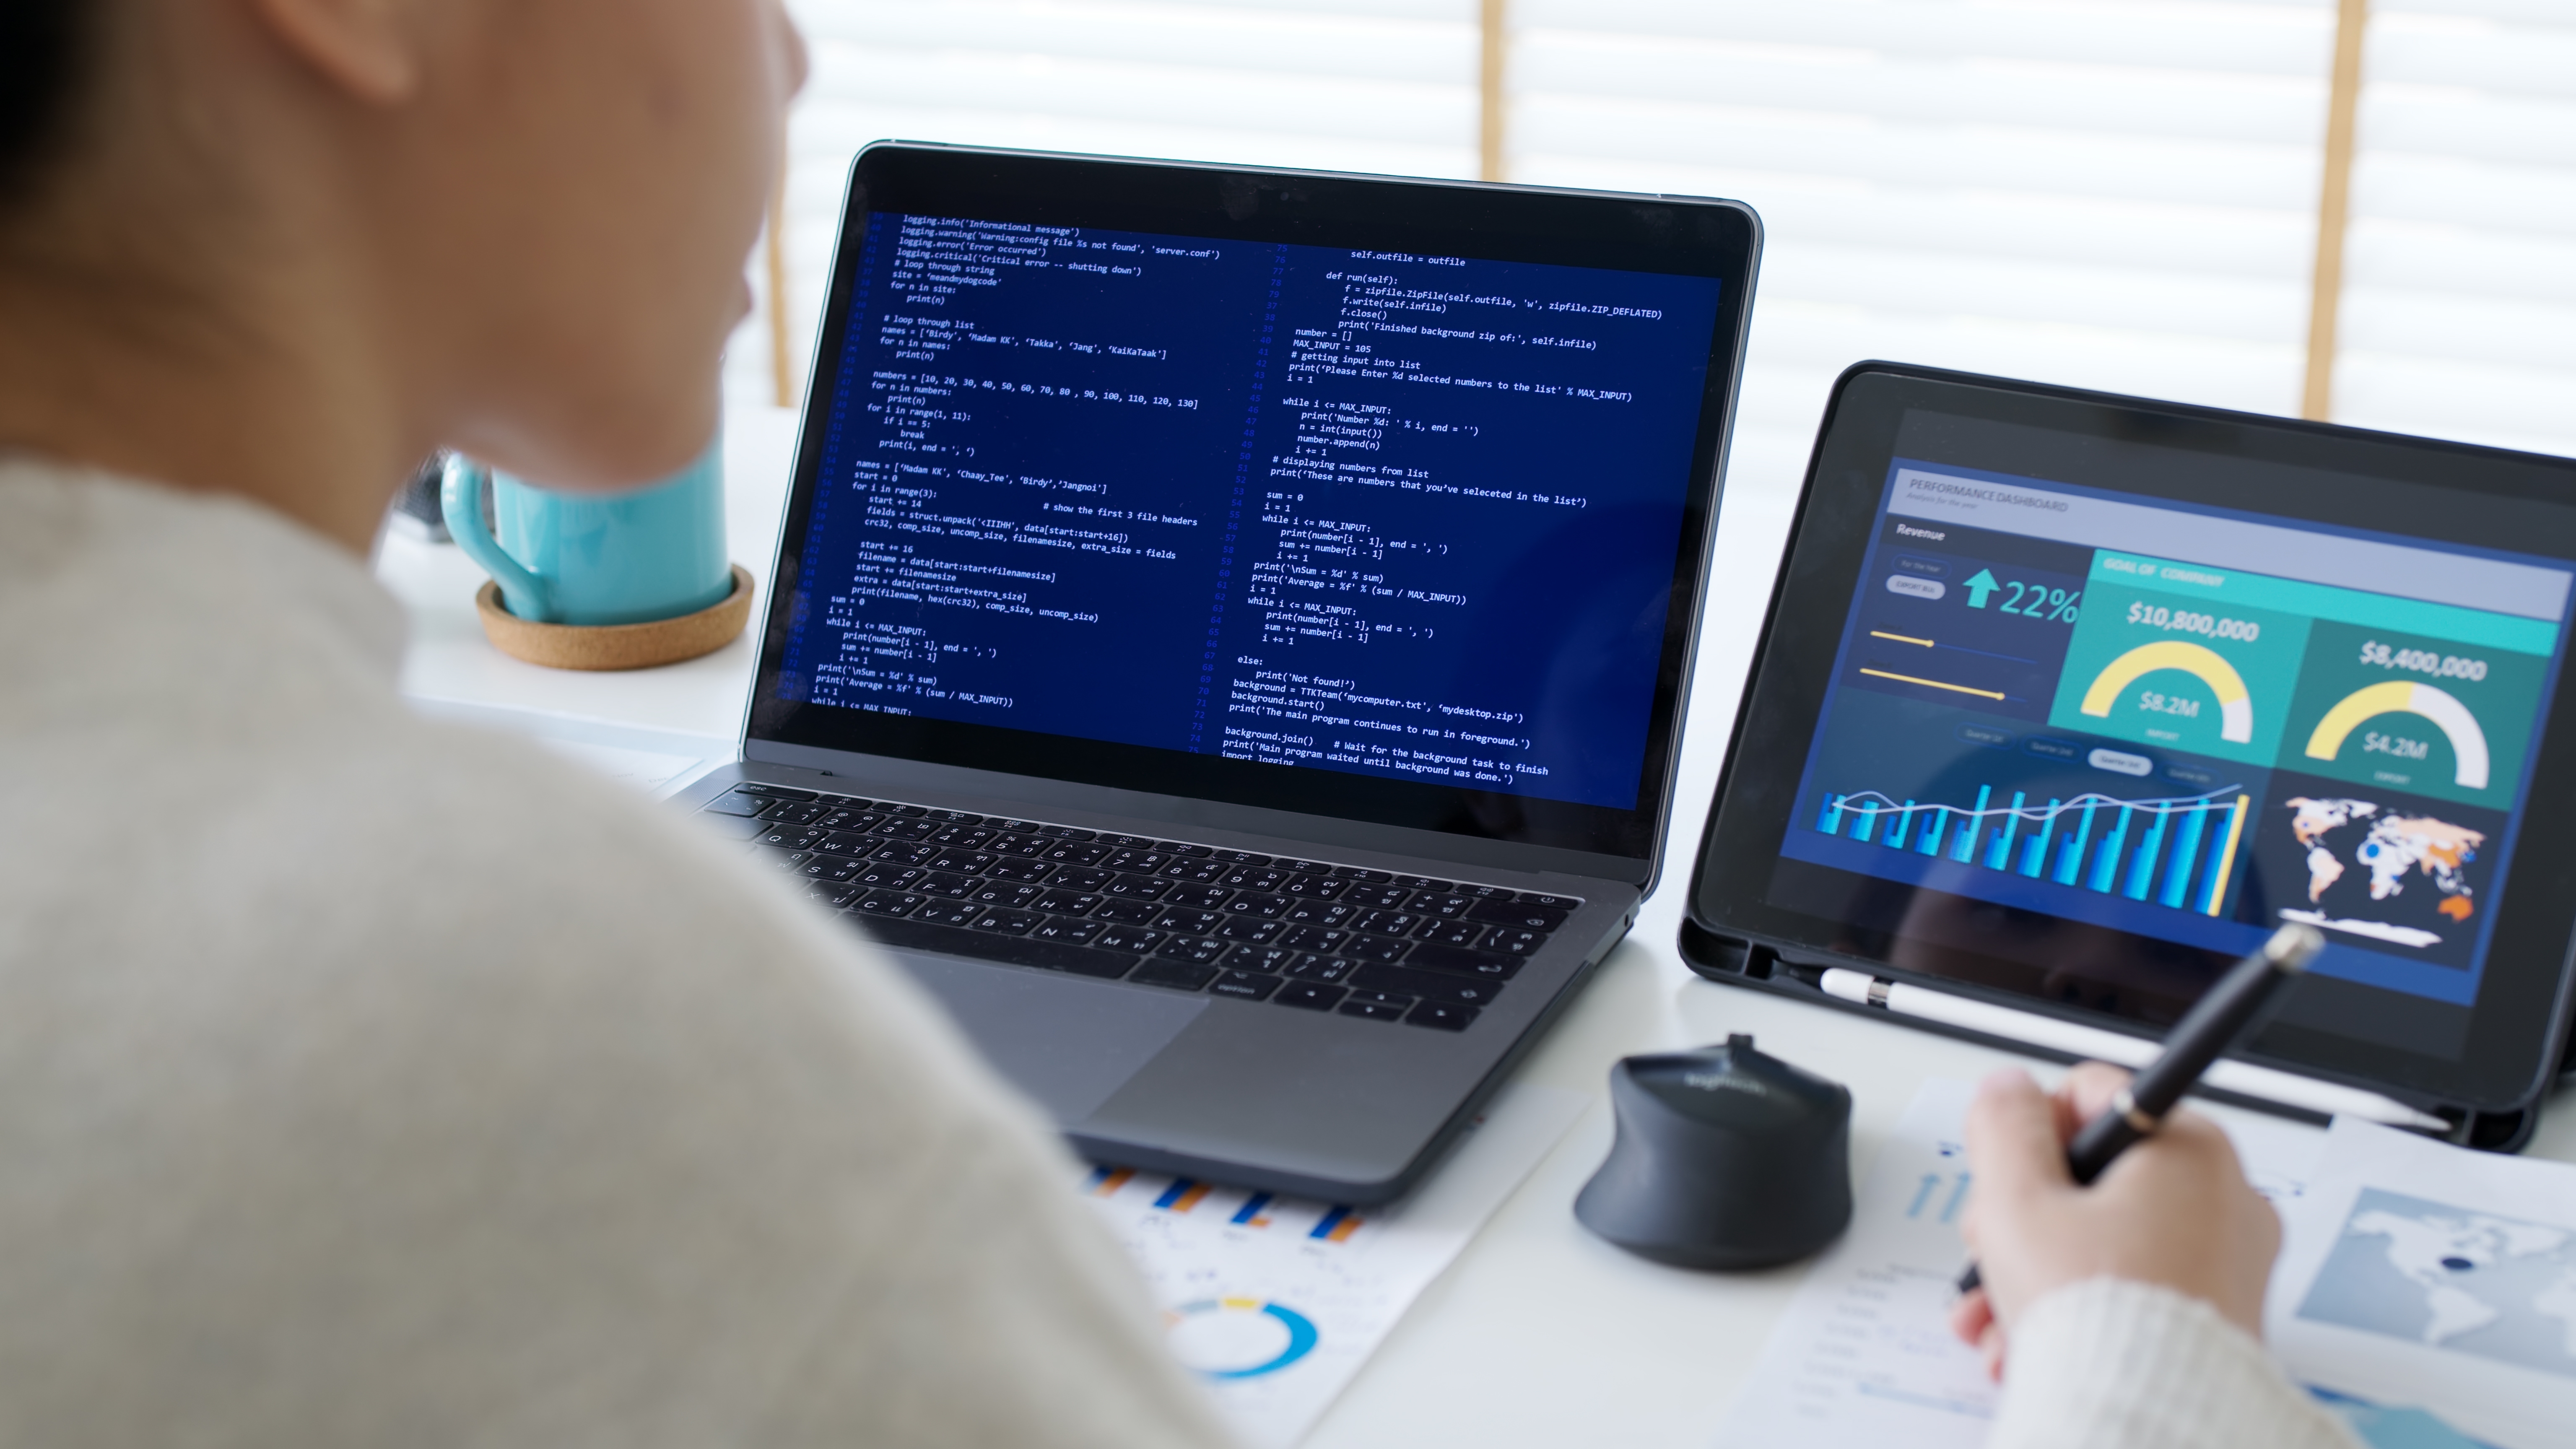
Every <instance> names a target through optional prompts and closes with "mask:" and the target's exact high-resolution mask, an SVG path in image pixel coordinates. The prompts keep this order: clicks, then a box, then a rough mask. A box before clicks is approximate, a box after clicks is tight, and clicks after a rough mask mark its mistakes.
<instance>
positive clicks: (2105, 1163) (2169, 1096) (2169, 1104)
mask: <svg viewBox="0 0 2576 1449" xmlns="http://www.w3.org/2000/svg"><path fill="white" fill-rule="evenodd" d="M2325 948H2326V938H2325V937H2323V936H2321V935H2319V934H2318V933H2317V928H2316V927H2314V926H2300V925H2289V926H2283V927H2282V928H2281V929H2279V930H2277V931H2274V932H2273V933H2272V939H2270V940H2268V941H2266V942H2264V943H2263V944H2262V945H2260V946H2257V947H2256V948H2254V951H2253V952H2252V954H2250V955H2248V956H2247V957H2246V958H2245V959H2244V960H2242V961H2239V962H2237V963H2236V964H2235V965H2233V966H2231V967H2229V968H2227V974H2226V975H2224V976H2222V977H2220V978H2218V984H2217V985H2216V986H2213V987H2211V988H2210V989H2209V992H2208V994H2207V995H2205V996H2203V997H2201V998H2200V1000H2199V1001H2197V1002H2195V1003H2194V1004H2193V1005H2192V1008H2191V1010H2190V1011H2188V1012H2185V1013H2184V1014H2183V1019H2182V1020H2181V1021H2179V1022H2177V1023H2175V1025H2174V1029H2173V1034H2172V1035H2170V1036H2168V1037H2166V1038H2165V1049H2164V1052H2163V1054H2162V1055H2160V1056H2158V1057H2157V1058H2156V1059H2155V1060H2154V1061H2151V1062H2149V1063H2147V1064H2146V1065H2145V1066H2144V1067H2141V1068H2139V1069H2138V1074H2137V1075H2136V1076H2135V1077H2132V1078H2130V1079H2129V1085H2127V1086H2125V1087H2123V1088H2121V1089H2120V1094H2119V1095H2118V1096H2116V1097H2113V1098H2112V1099H2111V1105H2110V1106H2109V1107H2108V1108H2106V1109H2104V1110H2103V1112H2102V1115H2100V1116H2098V1117H2096V1118H2094V1119H2093V1120H2092V1121H2090V1122H2087V1123H2085V1124H2084V1126H2083V1128H2082V1129H2081V1130H2080V1131H2078V1132H2077V1133H2076V1134H2075V1140H2074V1141H2072V1142H2069V1143H2067V1144H2066V1170H2067V1172H2068V1173H2070V1174H2072V1175H2073V1177H2074V1178H2075V1180H2076V1182H2077V1183H2079V1184H2089V1183H2091V1182H2092V1181H2093V1179H2095V1178H2097V1177H2100V1176H2101V1175H2102V1171H2103V1169H2104V1168H2107V1167H2109V1166H2110V1165H2111V1161H2112V1159H2113V1158H2116V1157H2118V1156H2119V1155H2120V1154H2121V1153H2123V1152H2126V1151H2128V1150H2129V1148H2130V1146H2131V1145H2132V1144H2134V1143H2136V1142H2138V1141H2139V1140H2140V1139H2142V1138H2146V1137H2150V1136H2153V1135H2154V1134H2155V1130H2156V1129H2157V1128H2158V1127H2161V1126H2163V1125H2164V1120H2165V1114H2166V1113H2167V1112H2170V1111H2172V1110H2173V1109H2174V1103H2176V1102H2179V1101H2181V1100H2182V1094H2183V1093H2185V1092H2188V1091H2190V1090H2191V1088H2192V1084H2193V1083H2194V1082H2197V1081H2199V1080H2200V1074H2201V1073H2203V1072H2205V1071H2208V1070H2209V1067H2210V1064H2211V1063H2212V1062H2215V1061H2217V1060H2218V1059H2219V1058H2220V1057H2221V1056H2223V1055H2225V1054H2226V1051H2227V1049H2228V1048H2229V1047H2232V1046H2234V1045H2236V1039H2237V1038H2238V1037H2240V1036H2243V1035H2244V1034H2245V1030H2246V1028H2247V1027H2249V1026H2251V1025H2253V1024H2254V1021H2255V1019H2256V1018H2257V1017H2259V1016H2261V1015H2262V1014H2263V1009H2264V1008H2265V1007H2268V1006H2270V1005H2271V1004H2272V999H2273V997H2274V996H2275V995H2276V994H2277V993H2278V992H2279V991H2280V989H2281V988H2282V987H2284V986H2287V985H2289V984H2290V983H2291V982H2292V981H2295V980H2297V979H2298V978H2299V976H2300V975H2301V973H2303V972H2305V971H2306V970H2307V969H2308V963H2309V962H2311V961H2313V960H2315V959H2316V958H2317V953H2318V952H2319V951H2322V950H2324V949H2325ZM1983 1281H1984V1279H1982V1278H1981V1277H1980V1276H1979V1275H1978V1273H1977V1265H1976V1264H1974V1263H1970V1264H1969V1265H1968V1271H1966V1272H1965V1273H1962V1274H1960V1275H1959V1291H1960V1292H1962V1293H1973V1292H1975V1291H1976V1290H1977V1286H1978V1284H1980V1283H1982V1282H1983Z"/></svg>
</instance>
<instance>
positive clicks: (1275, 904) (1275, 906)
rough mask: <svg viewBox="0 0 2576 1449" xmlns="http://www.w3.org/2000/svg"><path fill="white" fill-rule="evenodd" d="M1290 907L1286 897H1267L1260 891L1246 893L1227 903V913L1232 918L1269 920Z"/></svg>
mask: <svg viewBox="0 0 2576 1449" xmlns="http://www.w3.org/2000/svg"><path fill="white" fill-rule="evenodd" d="M1288 905H1289V901H1288V898H1287V897H1286V896H1266V895H1263V894H1261V893H1260V892H1258V891H1245V892H1243V893H1242V894H1241V895H1238V896H1236V897H1235V898H1234V899H1233V900H1230V901H1227V902H1226V903H1225V912H1226V914H1227V915H1230V916H1260V917H1263V918H1265V919H1268V918H1272V917H1276V916H1278V915H1279V914H1280V913H1282V912H1284V911H1286V910H1287V909H1288Z"/></svg>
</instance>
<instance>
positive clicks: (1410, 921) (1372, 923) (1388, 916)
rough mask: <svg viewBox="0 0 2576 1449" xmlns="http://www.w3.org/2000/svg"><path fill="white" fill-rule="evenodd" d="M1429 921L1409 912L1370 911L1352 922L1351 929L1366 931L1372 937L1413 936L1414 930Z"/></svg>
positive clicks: (1425, 917) (1426, 917) (1427, 918)
mask: <svg viewBox="0 0 2576 1449" xmlns="http://www.w3.org/2000/svg"><path fill="white" fill-rule="evenodd" d="M1429 919H1431V918H1430V917H1428V916H1417V915H1415V914H1413V913H1412V912H1411V911H1371V912H1369V913H1368V914H1367V915H1365V916H1361V917H1360V918H1358V919H1357V920H1354V921H1352V922H1351V929H1352V930H1354V931H1366V932H1368V933H1369V934H1370V935H1373V936H1409V935H1412V934H1413V932H1414V928H1416V927H1418V926H1420V925H1421V924H1422V923H1423V922H1424V921H1427V920H1429Z"/></svg>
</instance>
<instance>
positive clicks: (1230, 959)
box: [1217, 946, 1298, 972]
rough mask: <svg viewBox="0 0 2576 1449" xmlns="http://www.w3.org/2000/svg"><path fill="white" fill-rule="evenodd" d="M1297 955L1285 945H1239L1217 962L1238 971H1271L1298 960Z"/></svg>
mask: <svg viewBox="0 0 2576 1449" xmlns="http://www.w3.org/2000/svg"><path fill="white" fill-rule="evenodd" d="M1297 955H1298V953H1297V952H1295V951H1291V950H1289V949H1288V948H1287V947H1285V946H1237V947H1235V948H1234V949H1233V950H1231V951H1228V952H1226V953H1225V955H1224V957H1223V958H1222V959H1220V960H1219V961H1218V962H1217V964H1218V965H1220V966H1224V967H1228V968H1230V969H1232V970H1236V971H1262V972H1270V971H1276V970H1278V969H1279V968H1281V967H1283V966H1285V965H1287V964H1288V963H1289V962H1291V961H1294V960H1296V959H1297Z"/></svg>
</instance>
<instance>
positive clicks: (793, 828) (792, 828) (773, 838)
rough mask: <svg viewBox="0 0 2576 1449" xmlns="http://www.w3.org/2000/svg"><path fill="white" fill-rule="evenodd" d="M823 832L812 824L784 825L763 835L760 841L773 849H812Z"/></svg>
mask: <svg viewBox="0 0 2576 1449" xmlns="http://www.w3.org/2000/svg"><path fill="white" fill-rule="evenodd" d="M762 823H763V824H766V823H767V822H766V821H764V822H762ZM823 834H824V833H823V832H822V831H820V830H816V829H815V828H813V827H812V826H810V825H782V826H780V827H778V828H777V829H775V830H771V831H769V832H767V833H766V834H764V835H762V836H761V837H760V843H761V844H763V845H766V846H768V847H769V848H770V849H772V850H811V849H813V848H814V842H816V841H818V840H821V839H822V838H823Z"/></svg>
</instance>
